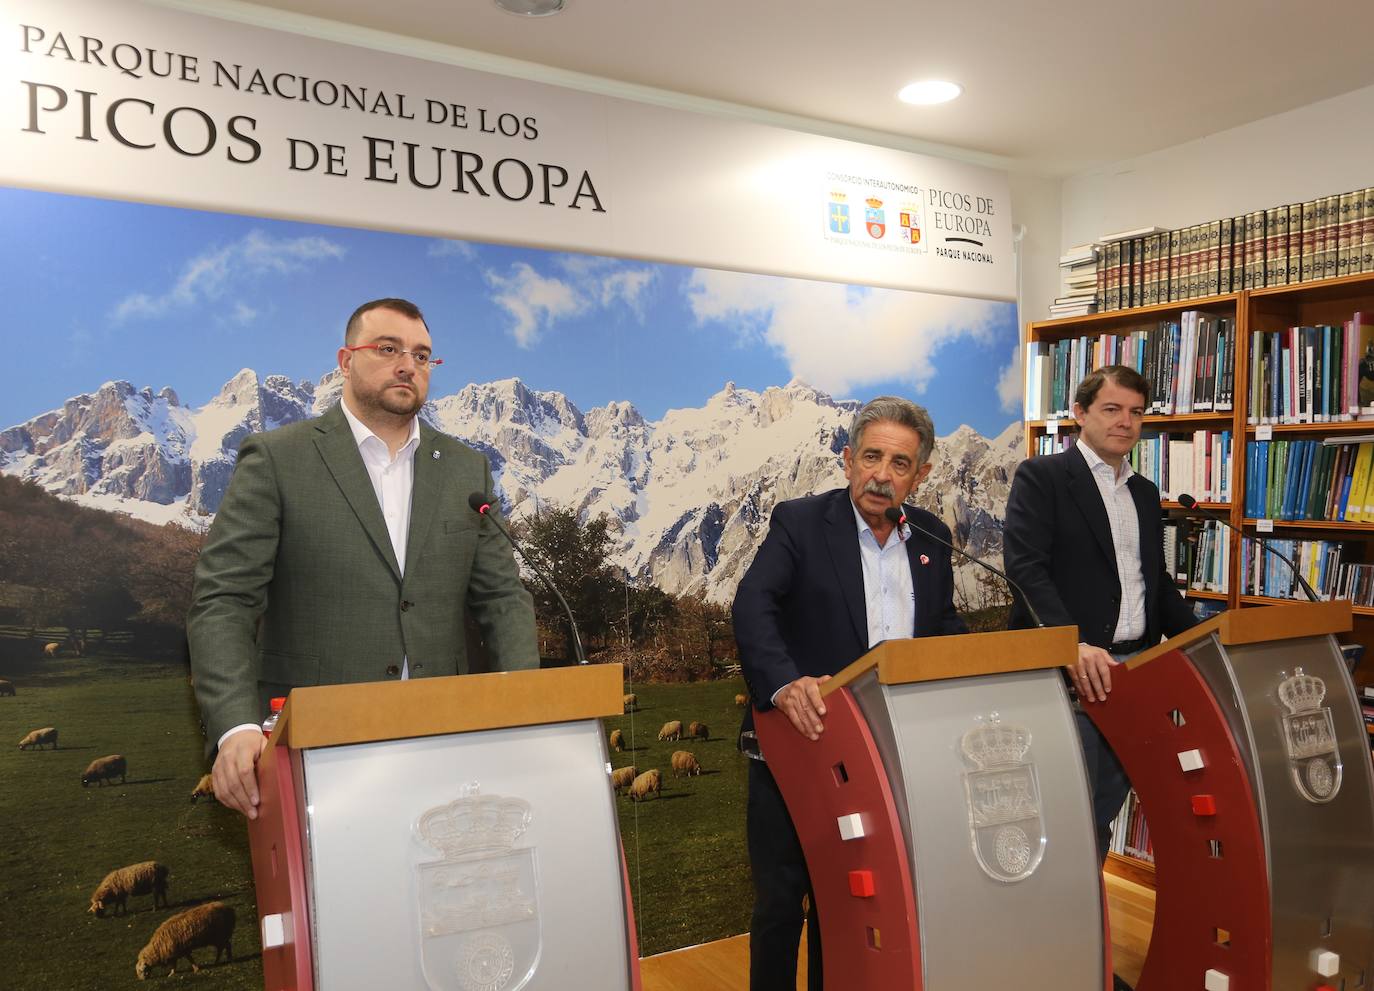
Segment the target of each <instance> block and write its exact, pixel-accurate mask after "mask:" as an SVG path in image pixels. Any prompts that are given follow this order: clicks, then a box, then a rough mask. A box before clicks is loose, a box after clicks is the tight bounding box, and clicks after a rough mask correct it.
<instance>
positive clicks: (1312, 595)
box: [1178, 492, 1321, 602]
mask: <svg viewBox="0 0 1374 991" xmlns="http://www.w3.org/2000/svg"><path fill="white" fill-rule="evenodd" d="M1178 504H1179V505H1180V506H1182V507H1183V508H1184V509H1186V510H1188V511H1189V512H1194V513H1198V514H1200V515H1202V516H1205V517H1207V518H1208V519H1209V520H1216V521H1217V522H1218V523H1220V524H1221V525H1222V526H1224V527H1226V528H1227V529H1228V530H1235V531H1236V533H1238V534H1240V535H1241V536H1242V537H1250V539H1251V540H1254V541H1256V542H1257V543H1258V544H1259V545H1260V546H1261V547H1263V548H1264V549H1265V550H1267V551H1268V552H1269V553H1270V554H1273V555H1274V556H1275V557H1276V558H1278V559H1279V560H1280V561H1282V562H1283V563H1284V564H1286V565H1288V570H1289V571H1291V572H1292V573H1293V577H1294V578H1296V579H1297V580H1298V584H1299V585H1301V586H1302V590H1303V591H1304V592H1306V593H1307V597H1308V598H1309V599H1311V600H1312V601H1313V602H1320V601H1321V596H1319V595H1317V593H1316V592H1314V591H1313V590H1312V586H1311V585H1309V584H1307V579H1306V578H1304V577H1303V576H1302V575H1301V574H1300V573H1299V572H1298V566H1297V565H1296V564H1294V563H1293V559H1292V558H1290V557H1288V556H1287V555H1285V554H1282V553H1280V552H1279V550H1278V549H1277V548H1276V547H1274V546H1273V545H1271V544H1270V543H1269V541H1267V540H1265V539H1264V538H1263V537H1261V536H1260V535H1259V534H1254V535H1253V536H1252V535H1250V534H1248V533H1246V532H1245V531H1243V530H1239V529H1237V528H1236V527H1234V526H1232V525H1231V521H1230V520H1228V519H1226V518H1225V517H1224V516H1221V515H1219V514H1217V513H1214V512H1212V511H1211V510H1209V509H1203V508H1202V507H1201V506H1199V505H1198V501H1197V500H1196V499H1194V498H1193V497H1192V496H1190V495H1189V494H1188V493H1187V492H1184V493H1183V494H1181V495H1180V496H1179V497H1178Z"/></svg>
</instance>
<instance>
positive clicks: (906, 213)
mask: <svg viewBox="0 0 1374 991" xmlns="http://www.w3.org/2000/svg"><path fill="white" fill-rule="evenodd" d="M897 222H898V224H900V225H901V228H902V240H903V241H905V242H906V243H907V244H920V243H921V218H920V217H919V216H917V215H916V213H915V212H914V211H910V210H903V211H901V212H900V213H898V214H897Z"/></svg>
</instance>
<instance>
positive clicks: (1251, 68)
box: [162, 0, 1374, 175]
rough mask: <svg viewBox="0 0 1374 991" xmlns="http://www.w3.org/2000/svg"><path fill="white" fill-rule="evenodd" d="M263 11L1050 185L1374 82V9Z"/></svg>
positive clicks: (1212, 1)
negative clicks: (958, 159) (932, 97)
mask: <svg viewBox="0 0 1374 991" xmlns="http://www.w3.org/2000/svg"><path fill="white" fill-rule="evenodd" d="M162 2H172V3H176V0H162ZM184 5H185V6H188V7H199V8H200V9H206V8H207V7H209V8H212V9H213V8H215V7H220V8H224V7H226V6H233V7H237V8H238V9H239V11H240V12H242V11H245V10H247V11H251V10H252V9H253V8H252V7H249V6H248V5H245V4H241V3H236V2H234V0H219V2H215V0H211V2H209V3H189V2H188V3H185V4H184ZM256 6H257V7H259V8H272V9H273V10H274V11H279V12H288V13H289V14H303V15H309V16H313V17H318V18H325V19H329V20H332V21H336V22H343V23H344V24H349V25H356V26H358V27H361V28H366V29H371V30H374V31H380V32H386V33H390V34H395V35H401V36H405V37H408V38H415V39H420V40H422V41H424V42H427V43H438V44H443V45H449V46H456V47H458V48H462V49H467V50H471V51H475V52H483V53H491V54H494V55H497V56H504V57H505V58H508V59H517V60H521V61H523V62H528V63H537V64H539V65H541V66H548V67H552V68H554V69H556V70H566V71H569V72H574V73H580V74H585V75H587V76H592V77H600V78H601V79H608V80H613V81H616V82H618V83H622V84H631V85H633V86H637V87H652V88H655V89H659V90H668V91H674V92H676V93H679V94H685V95H687V96H688V97H690V98H697V99H700V100H710V101H724V102H726V103H730V104H737V105H741V106H744V107H749V108H757V109H759V110H762V111H768V112H772V113H773V114H786V115H794V116H796V117H801V118H809V119H810V122H807V121H801V122H798V121H791V122H789V123H791V125H792V126H803V127H807V128H808V129H813V130H821V131H826V130H827V129H828V128H829V129H830V130H831V133H839V134H840V135H841V136H854V137H860V138H861V139H863V140H870V141H882V142H884V143H893V144H897V145H899V146H903V147H913V146H915V147H919V146H928V145H944V146H953V147H956V148H960V149H966V150H968V151H971V152H976V153H982V154H981V155H980V156H979V157H982V156H994V157H996V158H998V159H1001V160H1002V161H1001V163H1000V164H1002V165H1004V166H1006V167H1011V168H1021V169H1026V170H1029V171H1034V172H1039V173H1042V174H1046V175H1068V174H1074V173H1077V172H1082V171H1086V170H1088V169H1091V168H1092V167H1094V166H1095V165H1099V164H1102V163H1106V162H1113V161H1118V160H1121V159H1125V158H1130V157H1134V156H1136V155H1140V154H1143V153H1146V152H1149V151H1153V150H1156V149H1160V148H1166V147H1169V146H1171V145H1176V144H1180V143H1182V142H1185V141H1189V140H1192V139H1194V138H1199V137H1203V136H1205V135H1207V134H1212V133H1215V132H1217V131H1222V130H1225V129H1227V128H1231V127H1235V126H1237V125H1240V124H1244V123H1247V122H1249V121H1252V120H1257V119H1259V118H1262V117H1268V116H1270V115H1273V114H1276V113H1281V112H1283V111H1285V110H1290V109H1293V108H1296V107H1301V106H1304V105H1306V104H1309V103H1314V102H1316V101H1318V100H1322V99H1326V98H1328V97H1332V96H1336V95H1339V94H1341V93H1346V92H1349V91H1351V90H1355V89H1359V88H1361V87H1364V86H1369V85H1374V59H1371V58H1370V57H1369V39H1370V38H1371V37H1374V2H1370V0H1332V2H1327V3H1316V4H1302V5H1300V4H1298V3H1296V2H1295V0H1201V2H1199V0H1157V2H1154V3H1150V2H1140V0H1133V2H1130V3H1126V2H1123V0H1057V2H1055V3H1053V4H1045V3H1035V2H1033V0H1031V2H1027V0H964V2H962V3H949V2H947V3H940V4H936V3H918V2H910V0H909V2H899V0H847V2H845V3H843V4H841V3H826V2H822V0H790V2H783V0H567V8H566V10H565V11H564V12H563V13H561V14H559V15H557V16H554V17H547V18H523V17H517V16H515V15H512V14H508V13H505V12H504V11H502V10H500V9H498V8H497V7H496V6H495V5H494V3H493V2H492V0H385V2H381V3H379V2H377V0H265V2H263V3H260V4H258V5H256ZM270 19H271V13H270V12H269V14H268V20H270ZM292 21H293V23H294V19H292ZM331 33H332V34H333V36H337V35H338V32H337V31H333V32H331ZM358 40H359V41H360V42H362V43H367V42H366V39H365V38H364V37H359V38H358ZM514 71H517V72H519V73H520V74H527V72H528V69H527V68H526V69H521V68H520V67H516V68H515V69H514ZM533 75H534V76H535V77H536V78H538V76H539V70H538V69H535V70H533ZM928 77H941V78H947V79H952V80H954V81H956V82H959V83H961V84H962V85H963V86H964V88H965V94H964V96H963V97H962V98H960V99H958V100H956V101H954V102H953V103H951V104H946V105H945V106H942V107H926V108H921V107H910V106H906V105H904V104H901V103H899V102H898V101H897V100H896V98H895V94H896V92H897V90H898V89H899V88H901V87H902V86H903V85H905V84H906V83H908V82H911V81H912V80H914V79H918V78H928ZM560 78H561V81H564V82H568V81H570V80H568V79H567V78H566V76H564V77H560ZM571 81H572V82H574V84H577V85H585V84H586V83H587V82H588V81H587V80H581V81H577V80H571ZM687 105H689V106H690V105H691V103H690V101H688V104H687ZM717 109H718V108H717ZM811 122H817V123H811ZM1352 126H1355V122H1352ZM1358 126H1368V124H1367V122H1360V123H1359V125H1358ZM854 129H859V130H860V131H868V132H873V133H869V134H867V135H863V134H859V133H856V132H855V130H854Z"/></svg>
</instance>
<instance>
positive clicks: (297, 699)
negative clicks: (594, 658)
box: [249, 664, 640, 991]
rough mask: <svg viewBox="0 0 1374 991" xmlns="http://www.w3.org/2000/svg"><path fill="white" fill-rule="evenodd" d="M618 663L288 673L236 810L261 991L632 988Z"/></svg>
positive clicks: (635, 988)
mask: <svg viewBox="0 0 1374 991" xmlns="http://www.w3.org/2000/svg"><path fill="white" fill-rule="evenodd" d="M621 710H622V674H621V668H620V665H614V664H606V665H593V666H585V667H576V668H560V669H553V670H547V671H540V670H531V671H514V672H504V673H496V674H475V675H463V676H461V677H447V678H425V679H417V680H413V681H401V682H385V683H379V684H357V685H336V686H325V687H317V688H297V689H296V690H295V691H293V692H292V693H291V695H290V697H289V698H288V700H287V703H286V707H285V709H283V710H282V713H281V717H280V720H279V721H278V724H277V727H276V730H275V731H274V732H273V734H272V738H271V740H270V744H271V745H270V746H269V747H268V749H267V751H266V752H265V753H264V754H263V756H262V759H261V760H260V761H259V765H258V783H259V791H260V794H261V805H260V807H259V816H258V818H257V819H256V820H252V821H250V822H249V841H250V846H251V849H252V855H253V879H254V883H255V885H256V888H257V900H258V912H259V915H260V917H261V918H260V924H261V927H262V936H263V972H264V975H265V978H266V988H267V989H268V991H307V989H318V991H335V989H355V988H386V989H388V991H411V989H416V991H420V989H425V988H431V989H434V991H448V989H453V991H476V989H481V991H516V989H521V988H525V989H528V991H543V989H553V988H559V989H563V988H569V987H587V988H598V989H603V988H604V989H624V991H639V988H640V979H639V955H638V951H637V945H636V939H635V930H634V917H633V909H632V906H631V902H630V892H629V887H628V883H627V878H626V873H625V865H624V858H623V855H622V851H621V847H620V832H619V827H618V824H617V820H616V811H615V804H614V793H613V792H612V790H611V787H610V782H609V780H608V777H607V771H606V768H607V766H608V764H607V753H606V745H605V735H604V733H602V731H601V724H600V722H599V717H601V716H608V715H617V714H619V713H620V712H621Z"/></svg>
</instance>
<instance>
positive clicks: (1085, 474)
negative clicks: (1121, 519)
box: [1064, 445, 1116, 573]
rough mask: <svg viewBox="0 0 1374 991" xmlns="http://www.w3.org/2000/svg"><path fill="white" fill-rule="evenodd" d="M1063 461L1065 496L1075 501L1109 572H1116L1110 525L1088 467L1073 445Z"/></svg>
mask: <svg viewBox="0 0 1374 991" xmlns="http://www.w3.org/2000/svg"><path fill="white" fill-rule="evenodd" d="M1064 457H1065V464H1066V465H1067V466H1068V470H1069V495H1071V496H1072V497H1073V501H1074V502H1076V503H1077V504H1078V509H1079V511H1080V512H1081V513H1082V514H1083V519H1084V521H1085V522H1086V523H1087V524H1088V531H1089V532H1090V533H1092V535H1093V539H1095V540H1096V541H1097V543H1098V546H1099V547H1101V548H1102V553H1103V554H1105V555H1106V557H1107V563H1108V564H1110V565H1111V569H1112V571H1113V573H1115V571H1116V545H1115V544H1114V543H1113V542H1112V525H1111V523H1110V522H1108V520H1107V507H1106V506H1104V505H1103V504H1102V492H1101V490H1099V489H1098V487H1097V482H1096V480H1095V479H1094V478H1093V473H1092V469H1090V468H1089V467H1088V462H1087V461H1085V460H1083V454H1082V452H1080V451H1079V450H1078V447H1077V445H1075V446H1074V447H1071V448H1069V450H1068V451H1066V452H1065V455H1064Z"/></svg>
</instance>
